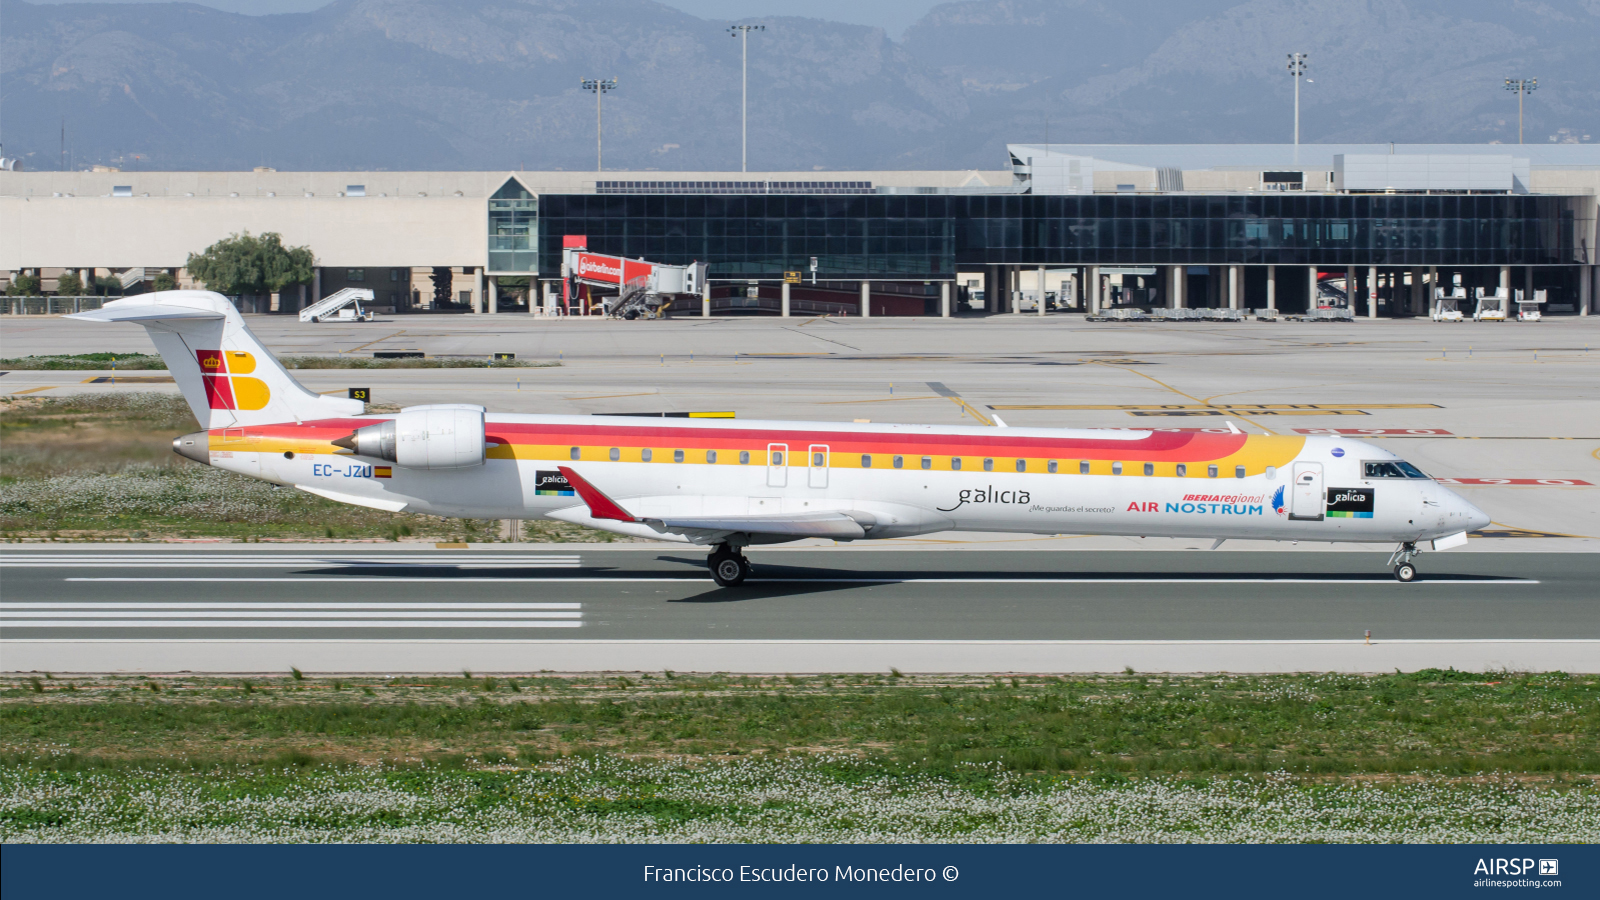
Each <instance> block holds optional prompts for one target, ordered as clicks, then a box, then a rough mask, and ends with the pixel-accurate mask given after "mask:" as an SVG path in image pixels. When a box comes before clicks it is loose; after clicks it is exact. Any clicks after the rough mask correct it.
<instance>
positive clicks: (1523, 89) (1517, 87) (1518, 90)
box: [1506, 78, 1539, 144]
mask: <svg viewBox="0 0 1600 900" xmlns="http://www.w3.org/2000/svg"><path fill="white" fill-rule="evenodd" d="M1538 87H1539V79H1537V78H1507V79H1506V90H1508V91H1511V92H1513V93H1515V94H1516V95H1517V143H1519V144H1520V143H1522V98H1524V97H1526V96H1528V95H1529V94H1531V93H1533V92H1534V91H1535V90H1536V89H1538Z"/></svg>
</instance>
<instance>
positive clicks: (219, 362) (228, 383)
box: [195, 350, 272, 409]
mask: <svg viewBox="0 0 1600 900" xmlns="http://www.w3.org/2000/svg"><path fill="white" fill-rule="evenodd" d="M195 358H196V360H197V361H198V362H199V363H200V373H201V380H202V381H204V382H205V385H206V400H207V401H208V402H209V403H210V406H211V408H212V409H265V408H266V406H267V401H268V400H270V399H272V391H271V390H269V389H268V388H267V383H266V382H265V381H262V380H261V379H259V378H245V377H242V376H245V375H248V374H249V373H251V372H254V371H255V370H256V358H255V356H254V355H252V354H249V353H246V352H244V351H242V350H196V351H195Z"/></svg>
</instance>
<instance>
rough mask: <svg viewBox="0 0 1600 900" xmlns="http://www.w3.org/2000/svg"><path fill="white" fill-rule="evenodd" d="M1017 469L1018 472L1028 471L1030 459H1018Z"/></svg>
mask: <svg viewBox="0 0 1600 900" xmlns="http://www.w3.org/2000/svg"><path fill="white" fill-rule="evenodd" d="M1017 471H1018V472H1026V471H1028V461H1027V460H1025V459H1019V460H1017Z"/></svg>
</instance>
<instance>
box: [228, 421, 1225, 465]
mask: <svg viewBox="0 0 1600 900" xmlns="http://www.w3.org/2000/svg"><path fill="white" fill-rule="evenodd" d="M381 421H384V420H383V419H368V418H359V419H358V418H349V419H320V420H317V421H313V422H305V423H302V424H295V423H293V422H288V423H281V424H276V425H258V426H254V427H252V428H251V429H250V431H251V433H253V434H260V435H261V436H262V437H265V438H290V439H297V440H307V439H310V440H330V441H331V440H335V439H337V438H341V437H344V436H345V435H347V434H349V433H350V432H352V431H354V430H356V429H357V428H361V427H362V426H365V425H373V424H376V423H378V422H381ZM487 431H488V433H487V435H486V437H487V438H488V440H489V441H490V442H491V443H499V444H512V445H516V444H522V445H530V444H535V445H546V446H563V445H570V446H574V447H658V448H667V447H671V448H676V449H683V450H727V449H748V450H759V451H765V450H766V449H767V445H768V444H787V445H788V446H789V449H790V450H804V449H805V448H807V447H809V445H811V444H826V445H828V448H829V450H830V451H831V452H833V453H900V454H904V455H907V456H1021V457H1032V458H1041V457H1045V458H1056V459H1109V460H1118V459H1120V460H1140V461H1150V462H1199V461H1204V460H1211V459H1220V458H1222V457H1225V456H1229V455H1231V454H1233V453H1235V452H1237V451H1238V450H1239V448H1241V447H1243V446H1244V443H1245V439H1246V437H1247V436H1246V435H1242V434H1207V433H1198V432H1170V431H1152V432H1150V433H1149V434H1147V435H1145V436H1144V437H1142V438H1138V439H1136V440H1109V439H1104V438H1092V437H1060V438H1055V437H1019V436H1014V435H1008V434H1006V433H1005V429H995V434H994V436H992V437H991V436H989V435H966V434H939V433H936V432H935V433H926V432H915V431H905V432H898V431H889V432H860V431H829V430H821V429H819V430H817V431H804V430H797V429H794V428H772V429H764V428H747V427H714V426H710V427H707V426H702V427H697V428H674V427H671V426H658V425H647V426H640V425H567V424H549V425H546V424H543V423H537V422H489V423H488V425H487Z"/></svg>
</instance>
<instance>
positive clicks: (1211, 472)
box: [1206, 466, 1217, 478]
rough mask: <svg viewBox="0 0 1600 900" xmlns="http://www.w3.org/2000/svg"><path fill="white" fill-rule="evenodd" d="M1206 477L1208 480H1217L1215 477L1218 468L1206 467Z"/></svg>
mask: <svg viewBox="0 0 1600 900" xmlns="http://www.w3.org/2000/svg"><path fill="white" fill-rule="evenodd" d="M1206 477H1207V478H1215V477H1217V467H1216V466H1206Z"/></svg>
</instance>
